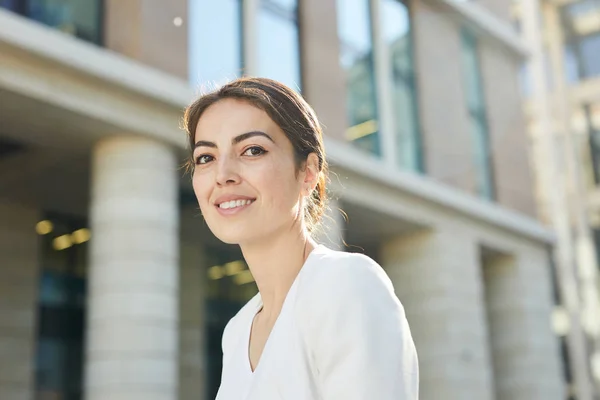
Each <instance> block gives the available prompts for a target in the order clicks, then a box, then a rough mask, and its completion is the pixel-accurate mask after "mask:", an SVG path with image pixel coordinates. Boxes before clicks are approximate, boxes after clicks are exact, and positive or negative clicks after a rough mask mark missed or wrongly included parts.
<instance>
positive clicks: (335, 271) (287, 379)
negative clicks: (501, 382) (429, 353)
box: [216, 246, 419, 400]
mask: <svg viewBox="0 0 600 400" xmlns="http://www.w3.org/2000/svg"><path fill="white" fill-rule="evenodd" d="M261 306H262V300H261V297H260V294H257V295H256V296H254V297H253V298H252V299H251V300H250V301H249V302H248V303H247V304H246V305H244V307H243V308H242V309H241V310H240V311H239V312H238V313H237V314H236V315H235V316H234V317H233V318H232V319H231V320H230V321H229V323H228V324H227V326H226V327H225V331H224V333H223V342H222V344H223V373H222V377H221V386H220V388H219V392H218V394H217V399H216V400H365V399H377V400H417V399H418V397H419V394H418V391H419V370H418V361H417V352H416V350H415V346H414V343H413V340H412V337H411V334H410V329H409V327H408V322H407V321H406V317H405V314H404V309H403V307H402V305H401V304H400V301H399V300H398V298H397V297H396V295H395V294H394V288H393V286H392V282H391V281H390V279H389V278H388V276H387V275H386V274H385V272H384V271H383V269H382V268H381V267H380V266H379V265H378V264H377V263H376V262H375V261H373V260H371V259H370V258H369V257H366V256H364V255H360V254H352V253H343V252H338V251H333V250H329V249H328V248H326V247H324V246H318V247H317V248H315V249H314V250H313V251H312V252H311V254H310V255H309V257H308V259H307V260H306V262H305V264H304V266H303V267H302V269H301V270H300V272H299V274H298V276H297V277H296V279H295V280H294V283H293V284H292V286H291V288H290V290H289V292H288V294H287V296H286V298H285V301H284V303H283V308H282V309H281V313H280V314H279V317H278V318H277V320H276V322H275V325H274V326H273V329H272V331H271V334H270V335H269V338H268V340H267V342H266V344H265V348H264V350H263V352H262V355H261V358H260V360H259V363H258V366H257V367H256V370H255V371H254V372H252V369H251V367H250V359H249V355H248V348H249V341H250V330H251V327H252V321H253V319H254V316H255V315H256V313H257V312H258V310H259V309H260V308H261Z"/></svg>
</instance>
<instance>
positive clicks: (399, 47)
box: [381, 0, 423, 171]
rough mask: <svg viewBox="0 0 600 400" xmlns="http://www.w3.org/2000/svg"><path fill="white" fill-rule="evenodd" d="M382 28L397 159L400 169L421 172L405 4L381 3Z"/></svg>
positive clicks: (389, 0) (397, 0)
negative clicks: (392, 108)
mask: <svg viewBox="0 0 600 400" xmlns="http://www.w3.org/2000/svg"><path fill="white" fill-rule="evenodd" d="M381 24H382V33H383V36H384V40H385V43H386V45H387V46H388V48H389V57H390V62H391V64H392V65H391V71H392V76H391V82H392V97H393V102H394V105H393V107H394V116H395V118H396V120H395V124H394V125H395V129H396V138H397V143H398V159H399V162H400V166H401V167H402V168H405V169H409V170H413V171H422V170H423V165H422V157H421V137H420V127H419V117H418V109H417V102H416V86H415V74H414V69H413V51H412V36H411V25H410V14H409V10H408V7H407V6H406V4H405V3H404V2H403V1H400V0H382V2H381Z"/></svg>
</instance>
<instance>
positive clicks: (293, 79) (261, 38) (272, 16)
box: [257, 0, 301, 90]
mask: <svg viewBox="0 0 600 400" xmlns="http://www.w3.org/2000/svg"><path fill="white" fill-rule="evenodd" d="M297 6H298V2H297V0H261V1H260V8H259V11H258V71H257V75H259V76H264V77H267V78H271V79H275V80H278V81H280V82H283V83H285V84H286V85H288V86H290V87H291V88H294V89H297V90H299V89H300V87H301V84H300V48H299V37H298V15H297Z"/></svg>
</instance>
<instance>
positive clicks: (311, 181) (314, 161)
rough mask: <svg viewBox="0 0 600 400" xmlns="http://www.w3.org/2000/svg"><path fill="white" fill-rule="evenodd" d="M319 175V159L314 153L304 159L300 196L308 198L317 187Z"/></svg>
mask: <svg viewBox="0 0 600 400" xmlns="http://www.w3.org/2000/svg"><path fill="white" fill-rule="evenodd" d="M319 173H320V171H319V157H317V155H316V154H315V153H310V154H309V155H308V157H307V158H306V164H305V168H304V174H303V175H304V177H303V181H302V194H303V195H304V196H309V195H310V194H311V193H312V192H313V190H315V188H316V187H317V183H318V182H319Z"/></svg>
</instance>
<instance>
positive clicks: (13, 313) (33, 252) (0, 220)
mask: <svg viewBox="0 0 600 400" xmlns="http://www.w3.org/2000/svg"><path fill="white" fill-rule="evenodd" d="M37 222H38V211H37V210H34V209H29V208H24V207H21V206H19V205H17V204H14V203H12V204H11V203H6V202H2V201H0V356H1V357H2V360H1V361H0V399H2V400H30V399H33V394H34V392H33V391H34V387H35V371H34V360H35V349H36V342H35V341H36V332H37V328H36V326H37V296H38V271H39V268H38V267H39V265H38V263H39V259H38V254H39V253H38V237H37V234H36V232H35V224H36V223H37Z"/></svg>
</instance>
